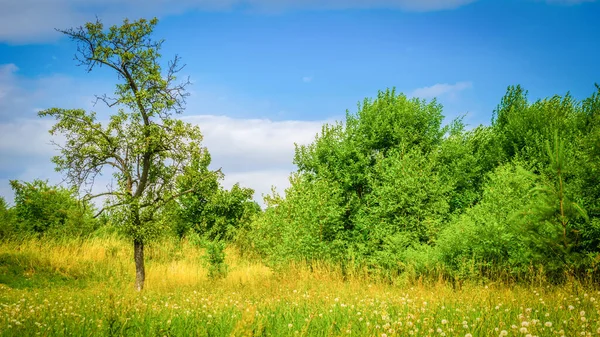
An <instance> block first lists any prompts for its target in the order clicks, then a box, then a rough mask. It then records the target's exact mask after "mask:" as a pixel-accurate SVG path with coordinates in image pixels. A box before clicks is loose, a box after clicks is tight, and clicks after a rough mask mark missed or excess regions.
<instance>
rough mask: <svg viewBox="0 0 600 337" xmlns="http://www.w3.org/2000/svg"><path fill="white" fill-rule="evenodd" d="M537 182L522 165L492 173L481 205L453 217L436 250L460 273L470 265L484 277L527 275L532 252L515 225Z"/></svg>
mask: <svg viewBox="0 0 600 337" xmlns="http://www.w3.org/2000/svg"><path fill="white" fill-rule="evenodd" d="M537 181H538V178H537V177H536V176H535V175H533V174H531V173H530V172H529V171H527V170H526V169H524V168H523V166H522V163H519V162H515V163H508V164H505V165H502V166H500V167H498V168H497V169H495V170H494V171H493V172H491V173H489V174H488V175H487V179H486V181H485V184H484V187H483V195H482V197H481V200H480V201H479V202H478V203H477V205H475V206H473V207H472V208H468V209H466V210H465V212H464V213H463V214H460V215H456V216H455V217H453V218H452V220H451V221H450V223H449V224H448V226H447V227H446V228H445V229H444V230H443V231H442V232H441V233H440V236H439V238H438V240H437V242H436V249H437V250H438V252H439V255H440V258H441V260H442V262H443V263H444V264H445V265H446V266H447V267H448V268H449V269H450V270H453V271H456V272H460V273H464V272H466V270H467V269H468V268H465V264H466V263H473V264H474V265H475V266H474V267H473V268H474V269H476V270H478V271H481V272H482V273H484V274H487V272H488V271H490V269H492V270H494V269H495V268H492V267H496V268H498V269H505V270H507V271H508V272H509V273H516V274H519V273H523V272H526V271H527V269H528V267H529V264H530V263H531V262H532V260H531V258H532V250H531V249H530V248H529V247H528V245H527V244H526V242H525V241H524V240H523V239H522V237H521V231H520V230H519V228H516V227H515V226H514V225H513V223H514V215H515V211H516V210H520V209H521V208H522V207H523V205H527V204H529V203H530V199H531V195H530V193H529V192H530V190H531V189H532V188H534V187H535V186H536V184H537ZM535 262H541V261H539V260H537V261H535ZM460 276H465V275H460Z"/></svg>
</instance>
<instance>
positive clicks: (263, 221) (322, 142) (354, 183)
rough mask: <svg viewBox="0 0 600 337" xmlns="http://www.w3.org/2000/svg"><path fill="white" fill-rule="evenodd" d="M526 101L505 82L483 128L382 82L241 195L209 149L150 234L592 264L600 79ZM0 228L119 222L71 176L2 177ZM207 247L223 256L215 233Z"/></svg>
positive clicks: (418, 268) (507, 264) (69, 229)
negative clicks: (7, 197)
mask: <svg viewBox="0 0 600 337" xmlns="http://www.w3.org/2000/svg"><path fill="white" fill-rule="evenodd" d="M596 88H597V90H598V91H597V92H595V93H594V94H593V95H591V96H590V97H589V98H586V99H584V100H581V101H578V100H575V99H574V98H573V97H571V96H570V95H569V94H567V95H565V96H552V97H550V98H545V99H540V100H537V101H534V102H531V101H530V100H529V99H528V96H527V92H526V91H525V90H524V89H523V88H521V87H520V86H516V87H509V88H508V91H507V93H506V94H505V96H504V97H503V98H502V99H501V101H500V104H499V105H498V107H497V108H496V109H495V111H494V115H493V119H492V121H491V124H490V125H489V126H483V125H480V126H477V127H475V128H472V129H468V128H467V127H466V126H465V125H464V124H463V122H462V120H461V119H460V118H458V119H456V120H454V121H452V122H451V123H449V124H448V125H445V126H443V119H444V116H443V114H442V113H443V112H442V106H441V105H440V104H438V103H437V102H436V101H435V100H433V101H429V102H428V101H425V100H419V99H416V98H413V99H409V98H407V97H406V96H405V95H403V94H401V93H397V92H395V90H386V91H382V92H380V93H379V94H378V95H377V97H376V98H374V99H366V100H365V101H364V102H362V104H359V106H358V110H357V112H356V113H350V112H347V114H346V120H345V121H344V122H343V123H342V122H338V123H336V124H333V125H324V126H323V127H322V130H321V132H320V133H319V134H318V135H317V137H316V138H315V141H314V142H313V143H311V144H309V145H305V146H297V147H296V153H295V157H294V163H295V164H296V165H297V167H298V169H297V171H296V172H294V173H292V175H291V176H290V182H291V186H290V187H289V188H288V189H287V190H286V191H285V195H284V196H281V195H278V194H273V195H269V196H266V197H265V203H266V209H265V210H261V209H260V207H259V206H258V204H257V203H255V202H253V201H252V200H251V199H252V195H253V193H254V191H253V190H251V189H248V188H243V187H240V186H239V185H235V186H233V188H231V189H230V190H226V189H224V188H223V187H222V186H221V183H220V181H221V180H222V179H223V174H222V173H221V172H220V171H211V170H209V169H208V166H209V164H210V155H208V153H207V154H206V155H205V156H204V157H203V159H202V161H198V162H195V164H194V165H193V166H190V167H188V168H187V170H186V171H185V174H183V175H181V176H180V177H178V180H177V188H178V189H179V190H180V191H186V190H188V189H189V188H190V186H193V187H194V192H193V193H186V194H182V196H181V197H180V198H179V199H177V200H176V201H173V202H172V203H170V204H169V205H167V206H166V207H164V209H163V210H162V211H161V213H160V217H159V218H160V219H159V220H158V221H154V222H153V224H152V226H154V227H153V228H154V229H155V231H156V232H157V233H160V234H159V235H157V236H156V237H155V238H154V240H162V239H164V238H165V237H167V236H168V237H178V238H180V239H183V238H185V237H188V238H189V237H190V235H193V236H194V237H195V238H201V239H204V241H205V242H209V241H227V242H229V243H230V244H233V245H235V246H237V247H238V248H239V249H240V251H241V252H242V253H244V254H250V255H253V256H258V257H260V258H261V259H263V261H265V262H266V263H268V264H270V265H271V266H272V267H276V268H278V267H282V266H285V265H287V264H288V263H290V262H302V263H309V264H311V263H314V262H319V263H323V262H325V263H331V264H335V265H337V266H340V267H341V268H342V270H349V269H352V268H359V269H363V270H364V269H366V270H367V271H369V272H370V273H373V274H375V275H377V274H379V275H381V276H383V277H385V278H388V279H390V280H392V279H395V278H397V277H419V276H425V277H427V276H436V277H439V276H440V275H442V276H444V277H449V278H452V279H477V278H481V277H485V278H504V279H509V280H519V279H521V278H523V277H529V276H531V275H532V274H536V273H537V274H543V275H544V277H547V278H549V280H551V281H560V280H561V279H563V278H564V276H565V275H576V276H580V277H585V276H593V275H594V274H595V273H596V272H597V263H598V261H599V259H598V256H600V255H599V253H600V248H599V247H600V246H599V243H600V242H599V240H600V187H599V186H600V174H599V173H600V172H599V170H600V160H599V159H600V157H599V156H600V87H598V86H597V87H596ZM11 187H12V188H13V190H14V192H15V202H14V206H12V207H9V206H8V205H7V204H6V203H5V202H4V200H0V201H1V203H0V220H1V225H0V236H1V237H2V238H3V239H11V238H16V237H20V236H29V235H35V236H44V235H45V236H54V237H60V236H85V235H90V233H91V234H92V235H100V234H101V233H104V232H106V231H115V230H117V231H118V230H119V228H120V227H119V223H118V219H117V218H116V217H113V216H112V215H111V213H110V212H107V213H105V214H103V215H101V216H99V217H95V213H96V209H95V207H94V205H93V204H91V203H90V202H82V201H80V200H78V198H77V193H76V191H75V190H71V189H66V188H62V187H58V186H50V185H48V183H47V182H44V181H41V180H35V181H33V182H31V183H29V182H19V181H12V182H11ZM209 247H213V248H214V247H220V248H219V249H218V251H216V252H215V254H213V255H215V256H217V255H218V254H222V249H223V247H222V246H209Z"/></svg>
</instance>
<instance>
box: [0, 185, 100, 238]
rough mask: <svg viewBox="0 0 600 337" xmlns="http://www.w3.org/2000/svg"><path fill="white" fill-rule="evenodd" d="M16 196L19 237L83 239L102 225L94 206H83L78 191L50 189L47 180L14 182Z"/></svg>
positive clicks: (15, 212) (85, 203)
mask: <svg viewBox="0 0 600 337" xmlns="http://www.w3.org/2000/svg"><path fill="white" fill-rule="evenodd" d="M10 185H11V187H12V189H13V191H14V193H15V201H14V202H15V206H14V207H13V209H12V212H14V221H15V225H16V228H15V230H16V231H17V232H18V233H17V234H18V235H27V234H34V235H42V234H44V235H50V236H55V237H61V236H80V235H85V234H89V233H91V232H93V231H94V230H96V229H97V228H98V226H99V223H98V222H97V221H95V220H94V219H93V213H92V212H93V207H92V206H91V205H90V204H89V203H87V202H84V203H81V202H79V200H78V199H77V195H76V193H75V190H73V189H66V188H63V187H59V186H50V185H48V182H47V181H43V180H39V179H36V180H34V181H33V182H20V181H16V180H11V181H10Z"/></svg>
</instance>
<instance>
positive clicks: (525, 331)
mask: <svg viewBox="0 0 600 337" xmlns="http://www.w3.org/2000/svg"><path fill="white" fill-rule="evenodd" d="M519 331H521V333H527V328H525V327H522V328H521V329H519Z"/></svg>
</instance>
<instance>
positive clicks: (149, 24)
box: [39, 18, 207, 290]
mask: <svg viewBox="0 0 600 337" xmlns="http://www.w3.org/2000/svg"><path fill="white" fill-rule="evenodd" d="M157 23H158V20H157V19H156V18H154V19H152V20H149V21H148V20H146V19H140V20H137V21H134V22H130V21H129V20H127V19H125V20H124V21H123V24H122V25H120V26H117V25H114V26H111V27H110V28H108V30H107V31H105V29H104V25H103V24H102V23H101V22H100V21H99V20H97V21H96V22H89V23H86V24H85V25H84V26H83V27H79V28H76V29H68V30H63V31H61V32H62V33H64V34H65V35H67V36H68V37H70V38H71V39H72V40H73V41H75V42H76V43H77V44H78V53H77V54H76V59H77V60H78V61H79V62H80V65H83V66H85V67H86V68H87V70H88V71H92V70H93V69H94V68H95V67H106V68H108V69H109V70H111V71H112V72H113V74H114V75H116V76H117V78H118V79H119V81H120V82H119V83H117V84H116V89H115V92H114V96H113V97H110V96H107V95H103V96H99V97H98V100H100V101H102V102H104V103H106V105H107V106H108V107H109V108H114V107H117V108H118V111H117V112H116V113H114V114H112V115H111V116H110V117H109V120H108V123H104V124H103V123H100V122H99V121H98V120H97V119H96V114H95V113H94V112H88V111H85V110H81V109H61V108H51V109H47V110H43V111H40V112H39V116H41V117H45V116H49V117H53V118H54V119H55V120H56V124H54V126H53V127H52V129H51V130H50V133H51V134H52V135H56V134H61V135H62V136H63V137H64V138H65V143H64V145H61V146H59V149H60V155H59V156H56V157H54V159H53V162H54V163H55V164H56V169H57V170H58V171H61V172H64V173H65V176H66V181H67V182H68V183H69V184H71V185H72V186H75V187H77V188H79V189H82V188H84V189H85V192H86V194H85V197H84V198H85V199H86V200H91V199H93V198H96V197H100V196H105V197H107V198H106V205H105V207H104V208H103V209H102V210H101V211H100V212H103V211H105V210H110V212H111V213H110V214H111V215H112V216H113V217H114V218H115V219H117V220H118V223H119V225H120V226H121V228H123V231H124V232H125V233H127V234H128V235H129V236H130V237H131V238H132V239H133V242H134V246H135V248H134V252H135V261H136V288H138V289H139V290H141V289H142V287H143V283H144V277H145V276H144V275H145V272H144V262H143V261H144V256H143V247H144V242H146V241H148V240H151V239H152V238H155V237H157V236H159V235H160V233H161V232H162V231H163V230H164V229H165V228H166V227H167V226H165V225H164V217H162V216H161V214H162V213H163V212H164V210H163V209H162V208H163V207H164V206H165V205H167V204H168V203H170V202H173V201H174V200H175V199H177V198H178V197H179V196H180V195H181V194H182V193H189V192H192V191H193V190H194V189H195V188H196V186H195V185H193V186H191V188H190V189H189V190H188V191H183V192H180V191H178V190H177V186H176V180H177V177H178V176H179V175H182V174H184V172H185V168H186V167H187V166H189V165H196V164H195V163H198V162H203V157H205V156H206V155H207V151H206V149H205V148H202V147H201V146H200V143H201V141H202V134H201V132H200V128H199V127H198V126H193V125H192V124H190V123H185V122H184V121H182V120H181V119H177V118H174V117H173V116H172V115H173V114H174V113H175V114H178V113H181V112H182V111H183V109H184V106H185V98H186V97H187V96H188V95H189V94H188V93H187V92H186V86H187V84H189V81H184V82H182V83H176V81H177V76H176V75H177V74H178V72H179V71H180V70H181V69H182V66H180V64H179V58H178V57H175V59H174V60H173V61H171V62H170V63H169V65H168V68H167V69H166V70H163V69H162V67H161V64H160V62H159V61H160V58H161V54H160V49H161V47H162V43H163V41H154V40H153V39H152V33H153V30H154V27H155V26H156V24H157ZM102 172H104V173H111V174H112V176H113V179H114V182H115V185H116V186H114V187H112V188H111V189H110V190H109V191H107V192H103V193H100V194H94V193H91V186H92V185H93V184H94V178H95V177H96V176H97V175H98V174H100V173H102ZM161 222H163V223H161Z"/></svg>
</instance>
